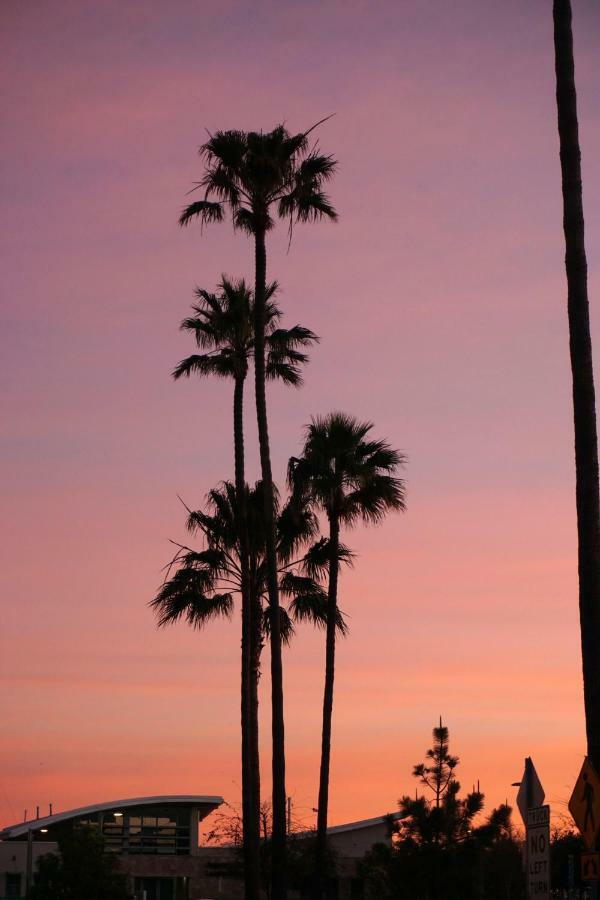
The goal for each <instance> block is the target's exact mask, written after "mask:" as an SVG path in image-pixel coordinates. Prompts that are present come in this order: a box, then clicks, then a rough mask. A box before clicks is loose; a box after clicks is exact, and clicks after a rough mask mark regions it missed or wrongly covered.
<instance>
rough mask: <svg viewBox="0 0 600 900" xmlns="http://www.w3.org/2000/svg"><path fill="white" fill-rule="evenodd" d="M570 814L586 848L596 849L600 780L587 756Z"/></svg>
mask: <svg viewBox="0 0 600 900" xmlns="http://www.w3.org/2000/svg"><path fill="white" fill-rule="evenodd" d="M569 812H570V813H571V815H572V816H573V819H574V820H575V824H576V825H577V827H578V828H579V830H580V832H581V835H582V837H583V839H584V841H585V845H586V847H588V849H590V850H592V849H594V847H595V846H596V841H597V840H598V837H599V836H600V778H599V777H598V773H597V772H596V770H595V768H594V767H593V765H592V763H591V760H590V759H588V757H587V756H586V758H585V759H584V761H583V765H582V767H581V772H580V773H579V778H578V779H577V782H576V784H575V787H574V788H573V793H572V794H571V799H570V800H569Z"/></svg>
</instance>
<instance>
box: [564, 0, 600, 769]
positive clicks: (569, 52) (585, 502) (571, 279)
mask: <svg viewBox="0 0 600 900" xmlns="http://www.w3.org/2000/svg"><path fill="white" fill-rule="evenodd" d="M554 50H555V67H556V104H557V108H558V133H559V138H560V165H561V173H562V194H563V228H564V233H565V242H566V257H565V263H566V271H567V285H568V317H569V342H570V353H571V372H572V377H573V418H574V424H575V476H576V487H575V493H576V506H577V537H578V563H579V618H580V625H581V651H582V658H583V691H584V706H585V720H586V734H587V746H588V755H589V756H590V757H591V759H592V762H593V763H594V766H595V767H596V770H597V771H600V500H599V488H598V437H597V431H596V397H595V390H594V369H593V365H592V340H591V336H590V318H589V305H588V292H587V261H586V256H585V241H584V223H583V199H582V185H581V151H580V148H579V130H578V124H577V94H576V90H575V65H574V61H573V34H572V29H571V4H570V2H569V0H554Z"/></svg>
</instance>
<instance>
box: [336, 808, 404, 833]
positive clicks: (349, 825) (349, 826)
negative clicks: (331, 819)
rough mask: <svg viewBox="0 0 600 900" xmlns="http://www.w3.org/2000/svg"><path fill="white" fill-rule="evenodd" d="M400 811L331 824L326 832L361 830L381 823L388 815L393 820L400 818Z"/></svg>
mask: <svg viewBox="0 0 600 900" xmlns="http://www.w3.org/2000/svg"><path fill="white" fill-rule="evenodd" d="M402 815H403V814H402V813H401V812H393V813H388V815H386V816H375V818H374V819H361V820H360V821H359V822H346V823H345V824H344V825H331V826H330V827H329V828H328V829H327V834H343V833H344V832H345V831H361V830H362V829H363V828H374V827H375V826H376V825H383V824H384V823H385V822H386V821H387V819H388V817H389V816H391V819H392V821H393V822H396V821H398V819H401V818H402Z"/></svg>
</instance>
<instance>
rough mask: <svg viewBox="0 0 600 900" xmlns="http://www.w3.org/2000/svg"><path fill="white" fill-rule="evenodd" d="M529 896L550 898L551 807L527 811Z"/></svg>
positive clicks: (531, 897)
mask: <svg viewBox="0 0 600 900" xmlns="http://www.w3.org/2000/svg"><path fill="white" fill-rule="evenodd" d="M527 896H528V897H529V900H550V807H549V806H537V807H534V808H533V809H529V810H528V811H527Z"/></svg>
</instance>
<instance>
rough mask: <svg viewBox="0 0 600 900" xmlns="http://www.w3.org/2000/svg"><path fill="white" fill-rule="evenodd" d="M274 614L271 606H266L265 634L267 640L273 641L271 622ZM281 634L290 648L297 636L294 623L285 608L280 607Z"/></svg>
mask: <svg viewBox="0 0 600 900" xmlns="http://www.w3.org/2000/svg"><path fill="white" fill-rule="evenodd" d="M272 621H273V614H272V610H271V607H270V606H266V607H265V608H264V610H263V634H264V635H265V637H266V639H267V640H270V639H271V622H272ZM279 633H280V635H281V640H282V641H283V643H284V644H285V645H286V646H287V647H289V645H290V642H291V640H292V638H293V636H294V634H295V628H294V623H293V622H292V620H291V618H290V617H289V615H288V611H287V609H285V607H283V606H280V607H279Z"/></svg>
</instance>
